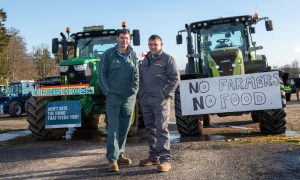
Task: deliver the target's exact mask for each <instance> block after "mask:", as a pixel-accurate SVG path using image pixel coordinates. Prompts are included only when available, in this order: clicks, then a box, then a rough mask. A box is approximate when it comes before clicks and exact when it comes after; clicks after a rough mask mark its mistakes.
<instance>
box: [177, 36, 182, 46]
mask: <svg viewBox="0 0 300 180" xmlns="http://www.w3.org/2000/svg"><path fill="white" fill-rule="evenodd" d="M176 43H177V44H182V35H181V34H178V35H177V36H176Z"/></svg>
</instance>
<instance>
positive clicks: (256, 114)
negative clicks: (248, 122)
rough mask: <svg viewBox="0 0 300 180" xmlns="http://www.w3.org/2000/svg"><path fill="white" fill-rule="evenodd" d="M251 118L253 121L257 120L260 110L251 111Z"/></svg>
mask: <svg viewBox="0 0 300 180" xmlns="http://www.w3.org/2000/svg"><path fill="white" fill-rule="evenodd" d="M251 118H252V120H253V122H255V123H256V122H259V119H260V112H259V111H253V112H251Z"/></svg>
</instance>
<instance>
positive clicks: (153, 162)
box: [139, 158, 159, 166]
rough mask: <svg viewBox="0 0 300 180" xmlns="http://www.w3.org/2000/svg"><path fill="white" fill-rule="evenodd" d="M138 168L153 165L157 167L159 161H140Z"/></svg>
mask: <svg viewBox="0 0 300 180" xmlns="http://www.w3.org/2000/svg"><path fill="white" fill-rule="evenodd" d="M139 165H140V166H153V165H159V161H155V160H151V159H149V158H147V159H143V160H140V162H139Z"/></svg>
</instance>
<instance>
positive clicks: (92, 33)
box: [71, 29, 118, 39]
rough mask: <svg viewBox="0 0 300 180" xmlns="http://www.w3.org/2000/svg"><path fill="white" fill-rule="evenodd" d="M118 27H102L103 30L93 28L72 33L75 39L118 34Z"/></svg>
mask: <svg viewBox="0 0 300 180" xmlns="http://www.w3.org/2000/svg"><path fill="white" fill-rule="evenodd" d="M117 31H118V29H102V30H91V31H82V32H78V33H74V34H72V35H71V37H72V38H74V39H79V38H86V37H98V36H115V35H117Z"/></svg>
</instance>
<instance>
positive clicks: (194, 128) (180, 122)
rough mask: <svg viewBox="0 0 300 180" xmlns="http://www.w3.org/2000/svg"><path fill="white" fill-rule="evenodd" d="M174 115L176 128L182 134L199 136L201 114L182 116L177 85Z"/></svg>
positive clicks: (200, 131) (200, 132)
mask: <svg viewBox="0 0 300 180" xmlns="http://www.w3.org/2000/svg"><path fill="white" fill-rule="evenodd" d="M175 116H176V125H177V130H178V132H179V134H180V135H182V136H200V135H201V134H202V129H203V123H202V121H201V116H183V115H182V113H181V101H180V90H179V87H178V88H177V89H176V91H175Z"/></svg>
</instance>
